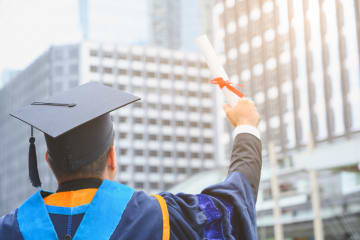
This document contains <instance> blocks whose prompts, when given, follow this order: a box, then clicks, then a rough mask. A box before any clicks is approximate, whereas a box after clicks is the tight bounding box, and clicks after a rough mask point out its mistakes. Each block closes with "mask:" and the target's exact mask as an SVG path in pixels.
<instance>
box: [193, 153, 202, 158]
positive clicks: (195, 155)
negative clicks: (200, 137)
mask: <svg viewBox="0 0 360 240" xmlns="http://www.w3.org/2000/svg"><path fill="white" fill-rule="evenodd" d="M199 156H200V154H199V153H198V152H192V153H191V158H199Z"/></svg>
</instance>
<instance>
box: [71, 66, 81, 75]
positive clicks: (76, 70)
mask: <svg viewBox="0 0 360 240" xmlns="http://www.w3.org/2000/svg"><path fill="white" fill-rule="evenodd" d="M69 73H70V74H71V75H77V74H78V73H79V66H78V65H77V64H73V65H70V67H69Z"/></svg>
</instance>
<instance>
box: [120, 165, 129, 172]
mask: <svg viewBox="0 0 360 240" xmlns="http://www.w3.org/2000/svg"><path fill="white" fill-rule="evenodd" d="M127 169H128V166H127V165H120V171H121V172H126V171H127Z"/></svg>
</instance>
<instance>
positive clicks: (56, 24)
mask: <svg viewBox="0 0 360 240" xmlns="http://www.w3.org/2000/svg"><path fill="white" fill-rule="evenodd" d="M120 2H122V1H114V0H97V1H96V0H94V1H90V5H89V6H90V11H89V14H90V15H89V16H90V19H89V22H90V24H91V28H92V30H95V31H93V32H90V38H91V40H100V41H101V40H104V39H102V36H106V40H107V41H115V40H116V39H117V40H118V42H119V43H122V44H126V43H129V42H131V43H133V44H138V45H139V44H140V45H141V44H144V43H145V42H146V41H147V40H148V28H149V26H147V19H146V17H147V12H146V1H145V0H136V1H127V4H126V5H120ZM104 3H106V4H105V5H107V6H109V4H110V6H111V5H113V8H109V7H106V8H104V7H103V6H104ZM122 3H123V2H122ZM111 9H114V11H111ZM119 9H120V10H121V12H119ZM95 10H96V11H95ZM78 12H79V10H78V1H77V0H31V1H29V0H0V73H1V72H2V71H3V70H4V69H23V68H25V67H26V66H27V65H29V64H30V63H31V62H32V61H33V60H34V59H35V58H36V57H37V56H39V55H40V54H41V53H43V52H44V51H46V50H47V49H48V48H49V46H50V45H57V44H66V43H76V42H79V41H80V40H81V34H80V24H79V18H78V16H79V15H78ZM129 17H134V19H136V21H133V22H129V21H128V20H129ZM114 23H115V24H117V25H118V27H117V28H116V29H112V28H106V27H104V26H114ZM115 26H116V25H115ZM124 33H126V34H124Z"/></svg>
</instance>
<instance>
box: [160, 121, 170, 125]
mask: <svg viewBox="0 0 360 240" xmlns="http://www.w3.org/2000/svg"><path fill="white" fill-rule="evenodd" d="M162 125H163V126H169V125H170V120H167V119H165V120H162Z"/></svg>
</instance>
